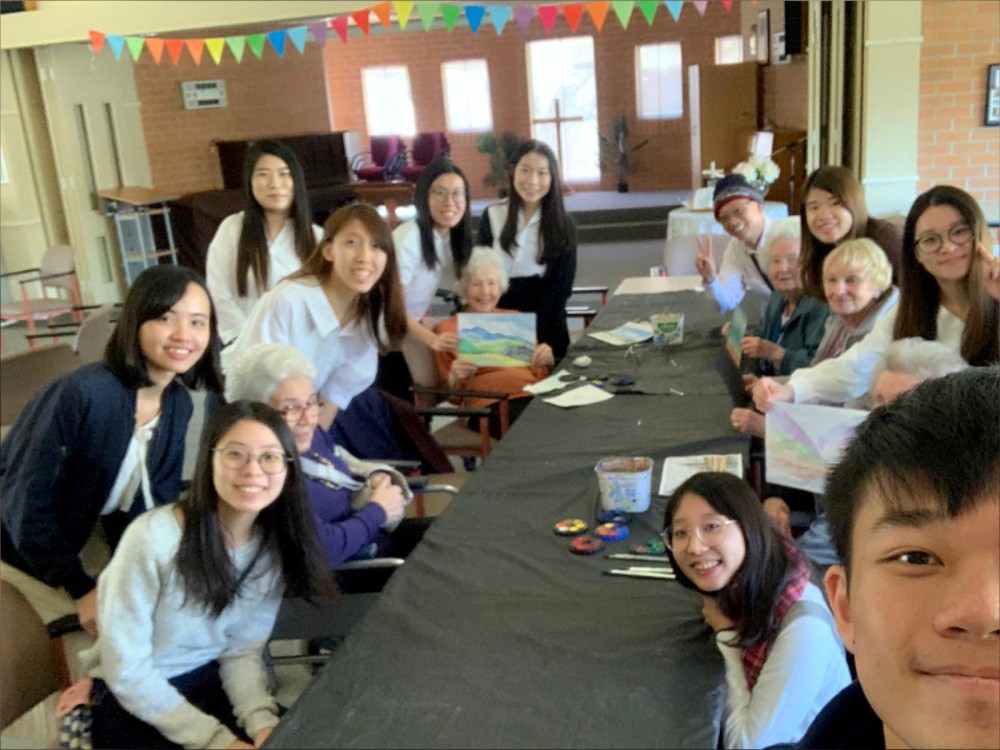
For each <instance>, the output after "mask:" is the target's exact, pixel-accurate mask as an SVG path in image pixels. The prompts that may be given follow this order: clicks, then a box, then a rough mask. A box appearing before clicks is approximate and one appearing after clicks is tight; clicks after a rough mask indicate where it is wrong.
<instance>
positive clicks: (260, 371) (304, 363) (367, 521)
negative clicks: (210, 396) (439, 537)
mask: <svg viewBox="0 0 1000 750" xmlns="http://www.w3.org/2000/svg"><path fill="white" fill-rule="evenodd" d="M315 377H316V368H315V367H313V365H312V363H311V362H310V361H309V360H308V359H307V358H306V357H305V356H304V355H303V354H301V353H300V352H299V351H298V350H297V349H294V348H293V347H291V346H288V345H286V344H254V345H253V346H251V347H249V348H248V349H246V350H245V351H244V352H241V353H240V355H239V357H238V359H236V360H235V361H234V362H233V363H232V367H231V369H230V370H229V372H228V374H227V377H226V398H227V400H229V401H235V400H238V399H246V400H249V401H261V402H264V403H266V404H269V405H270V406H272V407H274V408H275V409H277V410H278V411H279V412H280V413H281V415H282V416H283V417H284V419H285V422H287V423H288V426H289V427H290V428H291V430H292V434H293V435H294V437H295V446H296V448H298V451H299V455H300V458H301V462H302V472H303V474H304V476H305V479H306V482H305V483H306V490H307V491H308V493H309V504H310V506H311V507H312V512H313V516H314V517H315V520H316V527H317V530H318V532H319V538H320V543H321V545H322V547H323V551H324V553H325V554H326V559H327V562H328V563H329V564H330V565H331V566H335V565H338V564H340V563H342V562H344V561H345V560H347V559H349V558H352V557H372V556H373V555H374V554H375V553H376V551H377V549H378V548H380V547H382V546H383V544H384V542H385V541H386V531H391V530H393V529H395V527H396V526H397V525H398V524H399V523H400V521H401V520H402V518H403V508H404V505H405V502H406V500H407V499H408V497H409V490H408V489H406V482H405V480H404V479H403V477H402V476H401V475H400V474H399V473H398V472H396V471H395V470H394V469H392V468H391V467H389V466H385V465H381V464H374V463H371V462H367V461H360V460H359V459H357V458H355V457H354V456H352V455H351V454H350V453H348V452H347V451H345V450H344V449H342V448H341V447H339V446H337V445H334V444H333V442H332V441H331V439H330V436H329V434H328V433H327V432H326V431H325V430H324V429H323V428H322V427H320V426H319V414H320V408H321V406H322V403H321V401H320V399H319V396H318V395H317V394H316V388H315V386H314V383H313V379H314V378H315ZM359 477H360V479H359Z"/></svg>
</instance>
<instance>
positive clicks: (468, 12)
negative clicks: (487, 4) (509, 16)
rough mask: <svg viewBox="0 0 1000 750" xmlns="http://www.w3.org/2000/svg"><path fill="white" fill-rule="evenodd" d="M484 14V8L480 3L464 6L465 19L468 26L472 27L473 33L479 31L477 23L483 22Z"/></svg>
mask: <svg viewBox="0 0 1000 750" xmlns="http://www.w3.org/2000/svg"><path fill="white" fill-rule="evenodd" d="M485 15H486V8H484V7H483V6H482V5H466V6H465V20H466V21H468V22H469V28H470V29H472V33H473V34H478V33H479V25H480V24H481V23H482V22H483V16H485Z"/></svg>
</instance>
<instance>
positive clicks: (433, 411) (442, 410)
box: [414, 406, 490, 417]
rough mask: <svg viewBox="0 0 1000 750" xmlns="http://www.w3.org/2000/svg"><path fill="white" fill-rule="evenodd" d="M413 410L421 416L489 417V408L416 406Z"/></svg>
mask: <svg viewBox="0 0 1000 750" xmlns="http://www.w3.org/2000/svg"><path fill="white" fill-rule="evenodd" d="M414 411H415V412H416V413H417V414H419V415H420V416H422V417H489V416H490V410H489V409H466V408H465V407H462V406H418V407H416V408H415V409H414Z"/></svg>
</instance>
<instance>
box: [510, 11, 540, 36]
mask: <svg viewBox="0 0 1000 750" xmlns="http://www.w3.org/2000/svg"><path fill="white" fill-rule="evenodd" d="M534 15H535V9H534V8H532V7H531V6H530V5H517V6H515V7H514V20H515V21H517V25H518V26H520V27H521V31H522V32H527V31H528V26H530V25H531V19H532V18H533V17H534Z"/></svg>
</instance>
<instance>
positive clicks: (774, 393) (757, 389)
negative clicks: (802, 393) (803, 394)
mask: <svg viewBox="0 0 1000 750" xmlns="http://www.w3.org/2000/svg"><path fill="white" fill-rule="evenodd" d="M794 400H795V389H794V388H792V386H790V385H788V384H787V383H785V384H782V383H779V382H778V381H776V380H774V379H773V378H761V379H760V380H758V381H757V383H756V384H755V385H754V387H753V403H754V406H755V407H757V411H761V412H764V413H767V411H768V410H769V409H770V408H771V407H772V406H773V405H774V404H776V403H778V402H779V401H787V402H789V403H791V402H792V401H794Z"/></svg>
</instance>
